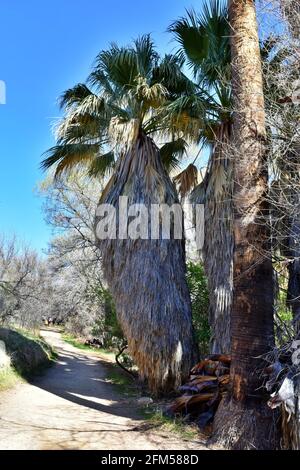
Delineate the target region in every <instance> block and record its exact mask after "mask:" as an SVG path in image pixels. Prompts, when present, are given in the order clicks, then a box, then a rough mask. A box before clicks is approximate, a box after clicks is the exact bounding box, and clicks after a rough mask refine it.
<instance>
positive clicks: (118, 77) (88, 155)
mask: <svg viewBox="0 0 300 470" xmlns="http://www.w3.org/2000/svg"><path fill="white" fill-rule="evenodd" d="M180 66H181V63H180V60H179V59H178V58H175V57H172V56H166V57H165V58H164V59H163V60H161V61H160V60H159V57H158V55H157V53H156V51H155V49H154V45H153V43H152V40H151V38H150V37H149V36H148V35H146V36H142V37H141V38H139V39H138V40H136V41H134V44H133V46H132V47H119V46H117V45H116V44H112V45H111V47H110V49H108V50H106V51H102V52H100V54H99V55H98V57H97V59H96V63H95V67H94V70H93V72H92V73H91V75H90V76H89V78H88V84H90V86H91V87H88V86H87V85H86V84H79V85H76V86H75V87H74V88H72V89H70V90H67V91H66V92H65V93H64V94H63V96H62V98H61V105H62V106H63V107H64V109H65V117H64V118H63V120H62V122H61V123H60V124H59V126H58V129H57V135H58V143H57V145H56V146H55V147H53V148H51V149H50V150H49V151H48V155H47V158H46V159H45V160H44V161H43V163H42V166H43V168H49V167H51V166H52V165H54V164H55V165H56V175H57V176H59V175H61V174H62V173H65V172H68V171H70V170H71V169H72V168H74V167H75V168H76V167H78V166H79V167H80V166H82V165H85V166H87V167H88V170H89V173H90V174H91V175H94V176H102V175H104V174H105V173H107V171H109V170H110V171H112V176H111V178H110V180H109V182H108V184H107V187H106V189H105V190H104V192H103V194H102V197H101V202H102V203H110V204H113V206H114V207H115V208H116V209H119V197H120V196H127V197H128V204H135V203H143V204H145V205H146V206H147V208H148V209H149V210H150V206H151V204H153V203H155V204H161V203H165V204H168V205H169V206H171V205H172V204H173V203H176V202H178V197H177V193H176V190H175V187H174V185H173V184H172V183H171V180H170V178H169V175H168V172H167V170H166V168H169V167H170V166H171V167H172V166H174V165H175V164H176V162H177V160H178V158H180V157H181V156H182V155H183V154H184V152H185V147H186V142H185V140H183V138H182V136H183V131H184V133H185V135H191V134H192V133H193V130H194V128H195V122H198V121H199V120H198V119H196V118H194V119H193V118H192V117H189V118H188V119H187V118H186V116H183V115H175V114H174V113H173V112H172V109H171V108H169V106H170V104H171V103H172V102H173V101H174V100H175V99H178V98H179V97H180V96H181V95H184V96H186V95H187V93H188V92H191V93H192V92H193V85H192V83H191V82H190V81H189V80H188V79H187V78H186V77H185V76H184V75H183V73H182V72H181V70H180ZM167 136H169V141H167V142H166V140H167V139H166V137H167ZM154 137H157V138H159V139H160V140H162V139H163V140H164V141H165V143H164V144H163V145H162V146H161V148H160V150H159V148H158V146H157V145H156V144H155V142H154V140H153V138H154ZM98 221H99V219H98V218H97V217H96V225H97V223H98ZM98 246H99V248H100V250H101V254H102V268H103V272H104V276H105V278H106V280H107V283H108V286H109V289H110V291H111V293H112V295H113V297H114V300H115V304H116V310H117V314H118V318H119V321H120V323H121V326H122V328H123V330H124V334H125V336H126V337H127V339H128V345H129V351H130V353H131V354H132V356H133V358H134V360H135V362H136V364H137V365H138V368H139V373H140V375H141V377H142V378H146V379H147V380H148V383H149V385H150V388H151V389H152V391H153V392H155V393H160V392H166V391H169V390H171V389H173V388H174V387H176V386H178V385H179V384H180V382H181V380H182V379H184V378H185V377H186V376H187V374H188V372H189V368H190V365H191V362H192V360H193V354H194V342H193V330H192V319H191V305H190V298H189V292H188V287H187V283H186V279H185V250H184V241H183V240H177V239H175V238H174V236H173V235H171V239H170V240H163V239H162V238H161V235H160V238H159V239H158V240H143V239H137V240H131V239H125V240H121V239H120V240H118V239H116V240H104V241H103V240H102V241H98Z"/></svg>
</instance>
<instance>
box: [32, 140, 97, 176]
mask: <svg viewBox="0 0 300 470" xmlns="http://www.w3.org/2000/svg"><path fill="white" fill-rule="evenodd" d="M99 151H100V146H99V144H81V143H79V144H66V145H55V146H54V147H51V148H50V149H49V150H48V151H47V152H46V153H45V154H46V155H48V156H47V157H46V158H45V159H44V160H43V161H42V163H41V168H42V169H43V170H48V169H49V168H51V167H52V166H54V165H56V169H55V177H58V176H59V175H61V174H62V173H64V172H66V171H69V170H71V169H73V168H75V167H76V166H78V165H83V164H87V163H90V162H91V161H92V159H93V158H94V157H95V155H97V154H98V153H99Z"/></svg>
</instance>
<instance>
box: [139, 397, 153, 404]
mask: <svg viewBox="0 0 300 470" xmlns="http://www.w3.org/2000/svg"><path fill="white" fill-rule="evenodd" d="M137 402H138V404H139V405H140V406H149V405H151V403H153V400H152V398H150V397H141V398H139V399H138V401H137Z"/></svg>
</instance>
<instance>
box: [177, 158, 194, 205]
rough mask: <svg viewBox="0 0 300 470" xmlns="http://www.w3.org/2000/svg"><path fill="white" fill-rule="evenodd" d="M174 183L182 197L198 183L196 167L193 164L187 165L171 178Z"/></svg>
mask: <svg viewBox="0 0 300 470" xmlns="http://www.w3.org/2000/svg"><path fill="white" fill-rule="evenodd" d="M173 181H174V183H175V184H176V185H177V186H178V191H179V193H180V195H181V196H182V197H184V196H186V195H187V194H188V193H190V192H191V190H192V189H194V188H195V187H196V186H197V184H198V169H197V167H196V166H195V165H193V164H190V165H188V167H187V168H185V170H183V171H182V172H181V173H179V175H177V176H175V178H173Z"/></svg>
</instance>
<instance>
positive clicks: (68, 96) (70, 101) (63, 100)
mask: <svg viewBox="0 0 300 470" xmlns="http://www.w3.org/2000/svg"><path fill="white" fill-rule="evenodd" d="M91 94H92V92H91V90H90V89H89V88H88V87H87V86H86V85H85V84H84V83H78V84H77V85H75V86H74V87H73V88H69V89H68V90H66V91H65V92H64V93H63V94H62V95H61V97H60V98H59V106H60V108H61V109H62V108H65V109H67V110H68V109H70V108H72V107H73V106H77V105H79V104H80V103H82V101H83V100H84V99H85V98H87V97H88V96H90V95H91Z"/></svg>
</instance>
